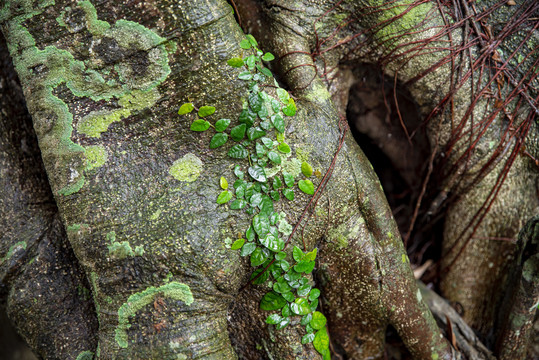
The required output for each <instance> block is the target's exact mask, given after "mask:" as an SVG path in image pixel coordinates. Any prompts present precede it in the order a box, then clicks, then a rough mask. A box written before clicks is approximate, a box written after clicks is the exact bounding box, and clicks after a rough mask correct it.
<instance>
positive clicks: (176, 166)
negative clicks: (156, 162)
mask: <svg viewBox="0 0 539 360" xmlns="http://www.w3.org/2000/svg"><path fill="white" fill-rule="evenodd" d="M203 165H204V164H203V163H202V160H200V159H199V158H198V157H197V156H196V155H194V154H192V153H188V154H185V155H184V156H183V157H182V158H181V159H178V160H176V161H174V163H173V164H172V166H171V167H170V169H169V170H168V173H169V174H170V175H172V176H173V177H174V178H175V179H176V180H179V181H187V182H193V181H195V180H196V179H198V177H199V176H200V172H201V171H202V166H203Z"/></svg>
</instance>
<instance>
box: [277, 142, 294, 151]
mask: <svg viewBox="0 0 539 360" xmlns="http://www.w3.org/2000/svg"><path fill="white" fill-rule="evenodd" d="M277 149H278V150H279V151H280V152H282V153H283V154H288V153H290V151H291V150H290V146H288V144H287V143H280V144H279V146H277Z"/></svg>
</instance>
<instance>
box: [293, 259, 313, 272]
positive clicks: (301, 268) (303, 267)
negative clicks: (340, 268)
mask: <svg viewBox="0 0 539 360" xmlns="http://www.w3.org/2000/svg"><path fill="white" fill-rule="evenodd" d="M314 265H315V263H314V261H300V262H299V263H298V264H297V265H295V266H294V270H296V271H297V272H299V273H306V274H309V273H310V272H312V271H313V269H314Z"/></svg>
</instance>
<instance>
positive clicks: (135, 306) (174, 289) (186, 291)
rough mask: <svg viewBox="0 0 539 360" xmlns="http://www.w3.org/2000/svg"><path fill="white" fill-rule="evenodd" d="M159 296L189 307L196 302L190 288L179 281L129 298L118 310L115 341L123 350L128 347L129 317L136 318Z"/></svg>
mask: <svg viewBox="0 0 539 360" xmlns="http://www.w3.org/2000/svg"><path fill="white" fill-rule="evenodd" d="M158 294H160V295H161V296H164V297H166V298H170V299H173V300H180V301H183V302H184V303H185V304H186V305H187V306H190V305H191V304H192V303H193V301H194V298H193V294H192V293H191V289H190V288H189V286H187V285H186V284H182V283H179V282H177V281H172V282H170V283H168V284H166V285H163V286H160V287H154V286H150V287H149V288H147V289H146V290H144V291H141V292H139V293H136V294H133V295H131V296H129V298H128V299H127V302H125V303H124V304H123V305H122V306H121V307H120V308H119V309H118V326H117V327H116V330H115V340H116V342H117V343H118V345H119V346H120V347H121V348H127V346H128V335H127V329H128V328H129V327H130V324H129V317H132V316H134V315H135V314H136V313H137V312H138V311H139V310H140V309H142V308H143V307H144V306H146V305H148V304H151V303H152V302H153V300H154V297H155V296H156V295H158Z"/></svg>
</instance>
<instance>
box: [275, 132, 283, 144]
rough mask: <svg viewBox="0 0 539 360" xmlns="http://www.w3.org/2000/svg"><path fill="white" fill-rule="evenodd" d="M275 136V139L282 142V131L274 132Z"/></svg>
mask: <svg viewBox="0 0 539 360" xmlns="http://www.w3.org/2000/svg"><path fill="white" fill-rule="evenodd" d="M275 138H276V139H277V142H278V143H282V142H283V141H284V133H280V132H276V133H275Z"/></svg>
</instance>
